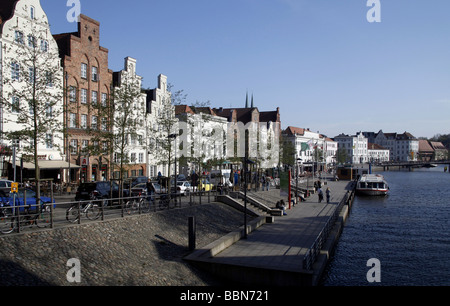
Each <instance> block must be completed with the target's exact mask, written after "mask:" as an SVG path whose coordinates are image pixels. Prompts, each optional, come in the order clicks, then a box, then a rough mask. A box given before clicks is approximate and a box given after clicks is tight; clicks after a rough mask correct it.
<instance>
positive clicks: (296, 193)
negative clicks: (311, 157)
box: [295, 158, 302, 203]
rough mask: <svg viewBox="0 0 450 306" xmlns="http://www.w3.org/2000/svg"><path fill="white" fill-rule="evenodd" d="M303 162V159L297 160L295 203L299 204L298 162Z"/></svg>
mask: <svg viewBox="0 0 450 306" xmlns="http://www.w3.org/2000/svg"><path fill="white" fill-rule="evenodd" d="M301 160H302V159H301V158H297V159H296V160H295V168H296V169H295V203H297V200H298V162H299V161H301Z"/></svg>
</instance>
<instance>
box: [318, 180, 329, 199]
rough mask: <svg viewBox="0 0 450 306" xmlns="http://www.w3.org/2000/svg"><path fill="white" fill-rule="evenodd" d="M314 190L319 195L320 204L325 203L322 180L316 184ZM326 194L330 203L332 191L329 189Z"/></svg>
mask: <svg viewBox="0 0 450 306" xmlns="http://www.w3.org/2000/svg"><path fill="white" fill-rule="evenodd" d="M314 190H315V191H316V192H317V193H318V195H319V203H321V202H322V201H323V190H322V182H321V181H320V180H318V181H315V182H314ZM325 194H326V196H327V203H330V199H331V190H330V187H327V189H326V191H325Z"/></svg>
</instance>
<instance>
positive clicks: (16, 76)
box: [11, 62, 20, 81]
mask: <svg viewBox="0 0 450 306" xmlns="http://www.w3.org/2000/svg"><path fill="white" fill-rule="evenodd" d="M11 79H12V80H13V81H19V80H20V65H19V64H18V63H17V62H12V63H11Z"/></svg>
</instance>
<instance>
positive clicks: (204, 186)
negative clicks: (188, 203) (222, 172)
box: [198, 179, 214, 191]
mask: <svg viewBox="0 0 450 306" xmlns="http://www.w3.org/2000/svg"><path fill="white" fill-rule="evenodd" d="M213 188H214V185H213V184H211V183H210V182H209V181H208V180H207V179H202V181H201V182H200V183H199V184H198V189H199V190H203V191H210V190H213Z"/></svg>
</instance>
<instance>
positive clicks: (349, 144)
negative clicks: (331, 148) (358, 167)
mask: <svg viewBox="0 0 450 306" xmlns="http://www.w3.org/2000/svg"><path fill="white" fill-rule="evenodd" d="M334 140H335V141H336V142H337V143H338V148H339V149H344V150H346V151H347V156H348V157H349V160H348V162H351V163H353V164H363V163H367V162H368V161H369V152H368V139H367V138H366V137H364V135H363V134H362V133H358V134H357V135H353V136H349V135H339V136H336V137H335V138H334Z"/></svg>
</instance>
